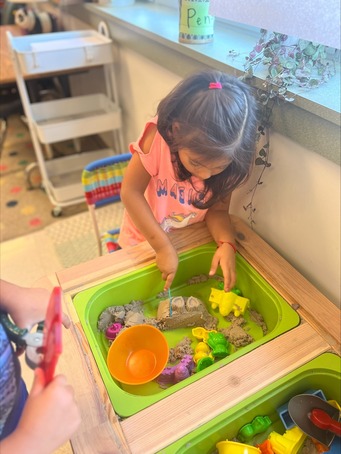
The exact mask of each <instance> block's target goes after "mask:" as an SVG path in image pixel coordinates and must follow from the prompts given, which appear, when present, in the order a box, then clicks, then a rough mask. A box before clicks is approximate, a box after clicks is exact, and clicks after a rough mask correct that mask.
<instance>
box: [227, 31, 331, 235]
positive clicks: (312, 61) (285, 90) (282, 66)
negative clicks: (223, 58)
mask: <svg viewBox="0 0 341 454" xmlns="http://www.w3.org/2000/svg"><path fill="white" fill-rule="evenodd" d="M238 55H239V54H238V53H236V52H235V51H233V50H232V51H230V52H229V56H230V57H233V58H234V57H236V56H238ZM338 58H339V51H338V50H336V49H332V48H329V47H327V46H323V45H321V44H318V43H314V42H311V41H306V40H303V39H296V40H293V39H292V38H289V37H288V36H287V35H284V34H282V33H276V32H270V33H269V32H268V31H267V30H264V29H262V30H261V31H260V37H259V39H258V41H257V43H256V44H255V46H254V48H253V49H252V51H251V52H250V53H249V55H248V56H246V57H245V62H244V74H243V75H242V77H241V78H242V79H243V80H244V81H246V82H249V83H251V80H252V79H253V77H254V75H255V72H256V71H257V70H258V71H264V70H265V72H266V75H265V77H264V80H263V83H262V88H261V89H258V90H257V97H258V100H259V104H260V106H261V113H260V126H259V129H258V143H259V147H258V148H259V149H258V152H257V156H256V159H255V165H256V166H260V167H261V170H260V173H259V176H258V178H257V181H256V183H255V184H254V186H253V187H252V188H251V189H250V190H249V191H248V194H250V199H249V202H248V203H247V204H246V205H244V207H243V208H244V210H245V211H247V212H248V220H249V222H250V226H251V228H253V226H254V224H255V219H254V214H255V212H256V208H255V206H254V197H255V194H256V191H257V189H258V187H259V186H260V185H262V184H263V176H264V172H265V170H266V169H267V168H269V167H271V163H270V161H269V152H270V128H271V117H272V112H273V109H274V107H275V105H276V104H279V102H280V101H281V100H282V101H287V102H292V101H294V99H295V98H294V96H295V95H294V94H293V93H291V92H289V89H293V88H295V91H296V92H298V91H300V90H309V89H313V88H317V87H319V86H320V85H321V84H324V83H326V82H327V81H328V80H329V79H330V78H331V77H332V76H334V75H335V73H336V61H337V60H338ZM297 89H298V90H297Z"/></svg>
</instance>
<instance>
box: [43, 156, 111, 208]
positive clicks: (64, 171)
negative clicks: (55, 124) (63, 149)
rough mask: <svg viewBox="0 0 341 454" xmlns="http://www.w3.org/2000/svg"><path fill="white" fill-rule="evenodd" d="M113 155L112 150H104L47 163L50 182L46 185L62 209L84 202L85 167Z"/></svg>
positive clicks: (65, 157)
mask: <svg viewBox="0 0 341 454" xmlns="http://www.w3.org/2000/svg"><path fill="white" fill-rule="evenodd" d="M113 154H114V153H113V151H112V150H111V149H110V148H104V149H102V150H96V151H87V152H85V153H77V154H74V155H71V156H64V157H62V158H56V159H52V160H50V161H46V162H45V164H46V166H45V167H46V172H47V175H48V181H47V182H44V184H45V186H46V190H47V192H48V194H49V195H50V196H51V197H52V198H53V199H54V201H55V202H56V203H57V204H58V205H59V206H61V207H62V206H67V205H73V204H75V203H80V202H83V201H84V200H85V197H84V189H83V185H82V182H81V181H82V171H83V169H84V167H85V166H86V165H88V164H90V162H93V161H95V160H96V159H103V158H106V157H108V156H112V155H113Z"/></svg>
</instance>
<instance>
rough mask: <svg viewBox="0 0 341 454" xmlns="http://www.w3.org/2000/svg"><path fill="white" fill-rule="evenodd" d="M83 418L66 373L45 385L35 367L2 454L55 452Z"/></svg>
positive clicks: (1, 447) (46, 453)
mask: <svg viewBox="0 0 341 454" xmlns="http://www.w3.org/2000/svg"><path fill="white" fill-rule="evenodd" d="M80 422H81V418H80V413H79V409H78V407H77V405H76V403H75V401H74V393H73V389H72V388H71V386H70V385H68V383H67V381H66V378H65V377H64V376H63V375H58V376H56V377H55V378H54V379H53V380H52V381H51V382H50V383H49V384H48V385H47V386H46V387H44V374H43V371H42V370H41V369H36V370H35V378H34V382H33V385H32V389H31V392H30V394H29V397H28V399H27V402H26V404H25V408H24V411H23V413H22V415H21V418H20V421H19V424H18V426H17V428H16V429H15V430H14V432H12V434H11V435H9V436H8V437H6V438H5V439H4V440H3V441H2V442H1V443H0V452H1V454H12V453H23V454H51V453H52V452H55V450H56V449H57V448H59V447H60V446H62V445H63V444H64V443H65V442H67V441H68V440H69V439H70V437H71V436H72V435H73V433H74V432H75V431H76V429H77V428H78V426H79V424H80Z"/></svg>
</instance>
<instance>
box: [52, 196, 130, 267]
mask: <svg viewBox="0 0 341 454" xmlns="http://www.w3.org/2000/svg"><path fill="white" fill-rule="evenodd" d="M96 213H97V219H98V223H99V226H100V230H101V231H103V232H104V231H106V230H109V229H113V228H116V227H119V226H120V225H121V220H122V215H123V204H122V203H121V202H117V203H114V204H112V205H108V206H106V207H103V208H99V209H98V210H96ZM45 232H46V233H47V235H48V237H49V238H50V240H51V242H52V243H53V245H54V248H55V251H56V253H57V256H58V258H59V260H60V262H61V264H62V265H63V267H64V268H69V267H71V266H74V265H78V264H79V263H83V262H86V261H88V260H92V259H94V258H96V257H98V255H99V254H98V249H97V242H96V237H95V234H94V229H93V225H92V221H91V218H90V214H89V213H88V211H87V212H85V213H81V214H77V215H75V216H71V217H70V218H69V219H65V220H61V221H60V222H56V223H54V224H51V225H50V226H48V227H46V228H45ZM103 253H104V254H106V253H107V252H106V247H105V245H103Z"/></svg>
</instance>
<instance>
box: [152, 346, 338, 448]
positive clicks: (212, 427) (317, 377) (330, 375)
mask: <svg viewBox="0 0 341 454" xmlns="http://www.w3.org/2000/svg"><path fill="white" fill-rule="evenodd" d="M313 389H315V390H322V391H323V393H324V395H325V397H326V399H327V400H336V401H337V402H339V403H340V402H341V358H340V357H339V356H338V355H336V354H333V353H323V354H322V355H320V356H318V357H316V358H315V359H313V360H311V361H309V362H308V363H307V364H305V365H304V366H301V367H299V368H297V369H295V370H294V371H293V372H291V373H289V374H288V375H286V376H285V377H283V378H281V379H280V380H277V381H275V382H274V383H272V384H271V385H269V386H266V387H265V388H263V389H262V390H261V391H258V392H257V393H255V394H254V395H252V396H250V397H249V398H247V399H245V400H244V401H242V402H240V403H239V404H237V405H235V406H234V407H233V408H231V409H229V410H226V411H225V412H224V413H222V414H221V415H219V416H217V417H215V418H214V419H212V420H211V421H209V422H208V423H206V424H203V425H202V426H200V428H199V429H196V430H194V431H193V432H191V433H189V434H188V435H185V436H184V437H182V438H180V439H179V440H178V441H176V442H175V443H173V444H171V445H169V446H168V447H167V448H164V449H162V450H161V451H159V454H198V453H199V452H200V453H205V454H211V453H214V452H216V443H218V441H223V440H227V439H228V440H232V439H233V438H235V437H236V436H237V434H238V432H239V430H240V428H241V427H243V426H244V425H245V424H248V423H249V422H250V421H252V420H253V419H254V418H255V417H256V416H266V415H267V416H269V417H270V419H271V421H272V425H271V426H270V427H269V428H268V429H267V431H266V432H264V433H263V434H260V435H257V436H256V437H255V438H254V439H253V440H251V441H249V442H248V444H250V445H255V444H256V443H262V442H263V441H264V440H266V439H267V436H268V434H269V433H270V432H272V431H276V432H278V433H280V434H284V432H285V430H286V429H285V427H284V425H283V423H282V421H281V419H280V417H279V415H278V413H277V411H276V409H277V408H279V407H280V406H282V405H284V404H286V403H287V402H288V401H289V400H290V399H291V398H292V397H294V396H295V395H297V394H301V393H304V392H305V391H307V390H313Z"/></svg>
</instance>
